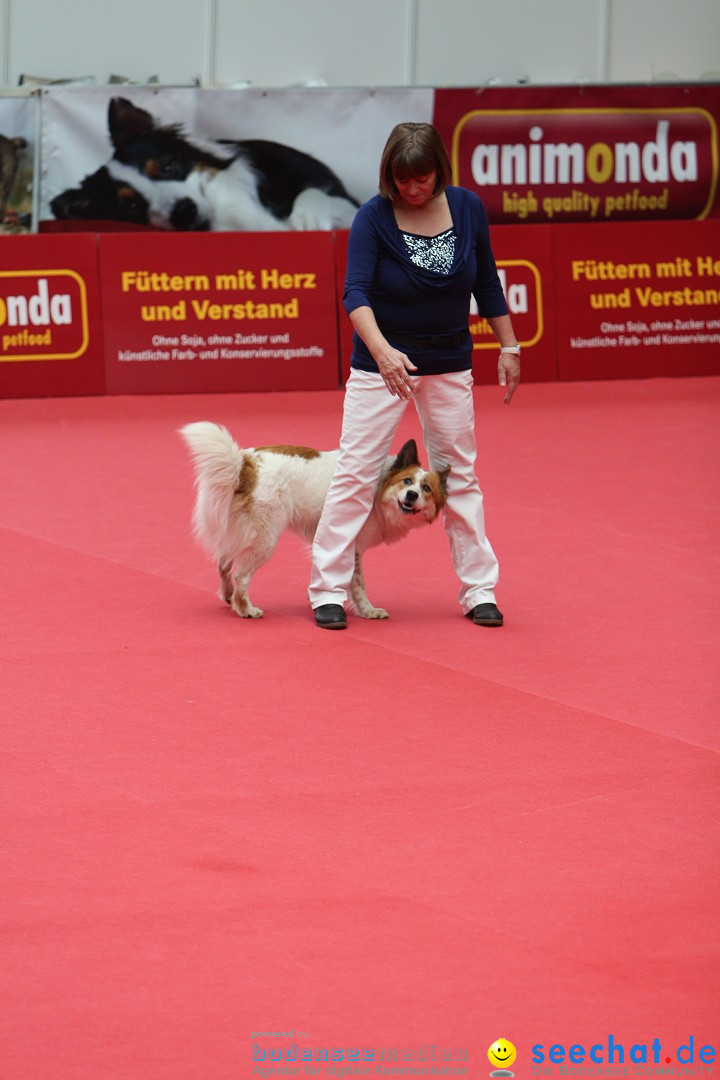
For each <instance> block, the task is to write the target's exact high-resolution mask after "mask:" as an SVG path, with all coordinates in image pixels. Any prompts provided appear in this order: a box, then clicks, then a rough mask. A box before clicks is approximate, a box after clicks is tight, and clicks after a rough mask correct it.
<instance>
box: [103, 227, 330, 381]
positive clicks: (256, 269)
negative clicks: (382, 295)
mask: <svg viewBox="0 0 720 1080" xmlns="http://www.w3.org/2000/svg"><path fill="white" fill-rule="evenodd" d="M100 264H101V272H102V297H103V311H104V314H105V347H106V362H107V385H108V390H109V391H110V392H111V393H183V392H196V393H197V392H205V391H208V392H210V391H235V390H321V389H332V388H334V387H336V386H337V385H338V350H337V329H336V308H335V280H334V273H333V236H332V234H331V233H304V234H299V233H282V234H279V233H252V234H250V233H243V234H242V236H240V235H238V234H230V233H223V234H212V235H208V234H203V235H198V234H194V235H191V236H188V235H182V234H176V233H171V234H167V235H166V234H152V235H149V234H145V233H138V234H135V235H128V234H113V235H108V236H103V237H102V239H101V244H100Z"/></svg>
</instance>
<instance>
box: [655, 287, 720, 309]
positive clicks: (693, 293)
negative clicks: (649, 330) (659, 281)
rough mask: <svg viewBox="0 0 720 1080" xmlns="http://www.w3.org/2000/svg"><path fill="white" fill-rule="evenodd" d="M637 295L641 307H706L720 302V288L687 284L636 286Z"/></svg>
mask: <svg viewBox="0 0 720 1080" xmlns="http://www.w3.org/2000/svg"><path fill="white" fill-rule="evenodd" d="M635 295H636V296H637V298H638V301H639V302H640V305H641V307H645V308H646V307H704V306H705V305H710V304H717V303H720V290H718V289H691V288H690V286H689V285H686V286H685V288H684V289H663V291H662V292H660V291H659V290H657V289H651V288H649V287H648V288H646V289H640V288H637V287H636V288H635Z"/></svg>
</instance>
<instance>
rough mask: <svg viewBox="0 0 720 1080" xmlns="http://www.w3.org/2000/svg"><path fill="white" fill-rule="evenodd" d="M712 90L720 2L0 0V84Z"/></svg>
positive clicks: (719, 50)
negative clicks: (695, 86) (653, 85)
mask: <svg viewBox="0 0 720 1080" xmlns="http://www.w3.org/2000/svg"><path fill="white" fill-rule="evenodd" d="M22 74H25V75H32V76H43V77H50V78H71V77H78V76H93V77H94V78H95V80H96V82H97V84H99V85H102V84H104V83H106V82H107V81H108V79H109V77H110V76H111V75H113V74H114V75H122V76H127V77H128V78H130V79H131V80H133V81H134V82H140V83H143V82H146V81H147V80H148V79H149V78H150V77H151V76H157V77H158V79H159V81H160V82H161V83H163V84H176V85H177V84H180V85H187V84H190V83H191V82H192V81H193V80H196V79H199V80H200V81H201V83H202V85H206V86H213V85H220V86H231V85H233V84H235V83H239V82H246V81H249V82H251V83H253V84H254V85H255V86H260V87H263V86H268V87H271V86H272V87H274V86H278V87H284V86H293V85H297V84H304V83H307V82H310V81H314V80H323V81H325V82H326V83H327V84H328V85H330V86H407V85H416V86H421V85H428V86H448V85H451V86H476V85H478V86H479V85H483V84H485V83H487V82H488V81H489V80H496V79H497V80H499V81H500V82H501V83H504V84H513V83H516V82H518V81H526V80H527V81H529V82H531V83H536V84H558V83H573V82H577V81H583V82H605V81H610V82H650V81H667V80H668V79H679V80H683V81H695V80H698V79H703V78H705V79H710V80H712V81H720V0H543V2H541V0H123V3H122V4H118V3H117V2H116V0H0V85H5V86H17V84H18V79H19V77H20V76H21V75H22Z"/></svg>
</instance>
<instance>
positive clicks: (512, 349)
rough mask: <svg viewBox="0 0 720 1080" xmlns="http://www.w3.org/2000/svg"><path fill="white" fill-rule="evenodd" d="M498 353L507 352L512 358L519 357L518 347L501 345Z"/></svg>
mask: <svg viewBox="0 0 720 1080" xmlns="http://www.w3.org/2000/svg"><path fill="white" fill-rule="evenodd" d="M500 352H509V353H512V354H513V356H519V355H520V346H519V345H502V346H501V347H500Z"/></svg>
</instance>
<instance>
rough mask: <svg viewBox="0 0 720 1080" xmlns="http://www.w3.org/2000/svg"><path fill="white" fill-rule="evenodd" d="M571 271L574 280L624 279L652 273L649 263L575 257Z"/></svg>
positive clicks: (646, 276)
mask: <svg viewBox="0 0 720 1080" xmlns="http://www.w3.org/2000/svg"><path fill="white" fill-rule="evenodd" d="M571 271H572V279H573V281H581V280H583V279H584V280H585V281H619V280H623V281H624V280H626V279H627V278H630V279H632V278H649V277H650V274H651V270H650V264H649V263H614V262H610V261H609V260H604V261H602V262H598V261H597V260H596V259H573V261H572V263H571Z"/></svg>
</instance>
